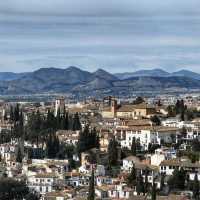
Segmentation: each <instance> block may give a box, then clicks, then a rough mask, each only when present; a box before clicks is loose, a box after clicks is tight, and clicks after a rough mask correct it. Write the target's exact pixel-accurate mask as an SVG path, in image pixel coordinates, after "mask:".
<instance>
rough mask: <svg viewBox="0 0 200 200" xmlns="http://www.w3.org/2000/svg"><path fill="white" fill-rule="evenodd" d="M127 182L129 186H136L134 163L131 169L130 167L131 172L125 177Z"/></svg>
mask: <svg viewBox="0 0 200 200" xmlns="http://www.w3.org/2000/svg"><path fill="white" fill-rule="evenodd" d="M127 183H128V185H129V186H130V187H134V186H136V169H135V165H133V167H132V169H131V173H130V175H129V176H128V178H127Z"/></svg>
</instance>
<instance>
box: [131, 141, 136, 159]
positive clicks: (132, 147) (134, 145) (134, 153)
mask: <svg viewBox="0 0 200 200" xmlns="http://www.w3.org/2000/svg"><path fill="white" fill-rule="evenodd" d="M131 154H132V155H133V156H136V155H137V144H136V139H135V137H134V138H133V140H132V145H131Z"/></svg>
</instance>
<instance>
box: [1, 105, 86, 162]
mask: <svg viewBox="0 0 200 200" xmlns="http://www.w3.org/2000/svg"><path fill="white" fill-rule="evenodd" d="M10 120H11V122H13V128H12V131H11V133H10V137H9V138H8V136H9V134H7V135H4V134H2V135H1V136H2V137H1V138H0V139H1V142H4V141H10V140H11V138H14V139H18V141H23V140H26V141H29V142H31V143H32V144H36V145H37V146H38V147H39V145H42V147H44V146H46V156H47V157H48V158H60V159H64V158H66V156H68V155H66V153H67V152H68V147H66V145H65V144H64V143H62V142H60V141H59V139H58V137H57V136H56V131H57V130H73V131H77V130H81V129H82V127H81V123H80V119H79V114H78V113H76V114H74V115H70V114H68V113H67V112H64V113H63V114H61V113H60V111H59V110H58V113H57V115H56V116H55V115H54V113H53V112H52V111H50V110H49V111H48V112H47V114H46V115H44V114H41V113H40V112H39V110H38V111H37V112H32V113H31V114H30V115H29V116H28V121H27V123H26V124H25V123H24V122H25V120H24V114H23V112H22V110H21V109H20V107H19V105H18V104H17V105H16V106H15V107H13V106H11V108H10ZM89 144H90V142H89V143H88V144H87V145H89ZM16 153H17V154H16V160H17V161H18V162H21V161H22V157H23V155H22V152H21V151H20V148H18V151H17V152H16Z"/></svg>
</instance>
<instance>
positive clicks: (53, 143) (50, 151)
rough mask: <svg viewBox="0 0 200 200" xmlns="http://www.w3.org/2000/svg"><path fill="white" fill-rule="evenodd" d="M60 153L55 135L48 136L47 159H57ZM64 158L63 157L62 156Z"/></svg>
mask: <svg viewBox="0 0 200 200" xmlns="http://www.w3.org/2000/svg"><path fill="white" fill-rule="evenodd" d="M59 151H60V142H59V139H58V137H56V135H55V133H52V134H50V135H49V138H48V139H47V141H46V152H47V157H48V158H57V157H59ZM63 156H64V155H63Z"/></svg>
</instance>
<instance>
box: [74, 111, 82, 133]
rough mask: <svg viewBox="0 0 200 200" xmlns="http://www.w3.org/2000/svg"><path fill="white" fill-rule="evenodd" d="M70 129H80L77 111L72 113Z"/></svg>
mask: <svg viewBox="0 0 200 200" xmlns="http://www.w3.org/2000/svg"><path fill="white" fill-rule="evenodd" d="M72 130H73V131H78V130H81V123H80V119H79V115H78V113H76V114H75V115H74V118H73V126H72Z"/></svg>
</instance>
